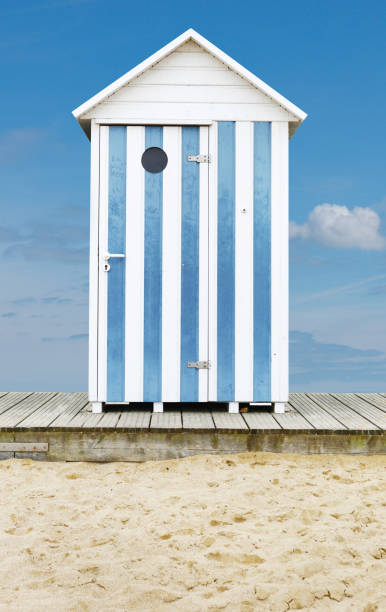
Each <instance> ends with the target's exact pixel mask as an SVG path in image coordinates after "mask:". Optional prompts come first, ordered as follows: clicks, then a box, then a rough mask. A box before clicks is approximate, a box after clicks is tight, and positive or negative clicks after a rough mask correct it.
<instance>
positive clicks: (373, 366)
mask: <svg viewBox="0 0 386 612" xmlns="http://www.w3.org/2000/svg"><path fill="white" fill-rule="evenodd" d="M290 366H291V372H290V377H291V388H292V389H293V390H298V391H302V390H304V389H305V388H307V389H308V390H311V391H323V390H325V391H341V390H342V389H343V388H344V389H345V390H351V391H353V392H355V391H362V390H363V389H361V388H360V385H361V384H362V383H361V381H368V382H369V383H371V384H373V385H378V387H380V386H381V385H384V380H385V370H386V355H385V353H383V352H382V351H378V350H375V349H368V350H364V349H356V348H353V347H351V346H346V345H343V344H328V343H323V342H318V341H316V340H315V339H314V337H313V336H312V334H310V333H308V332H299V331H292V332H291V333H290ZM321 385H322V386H321ZM324 387H325V388H324ZM383 388H384V387H383ZM373 390H375V386H374V388H373Z"/></svg>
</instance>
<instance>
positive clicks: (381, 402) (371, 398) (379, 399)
mask: <svg viewBox="0 0 386 612" xmlns="http://www.w3.org/2000/svg"><path fill="white" fill-rule="evenodd" d="M355 395H357V396H358V397H360V398H362V399H363V400H365V401H366V402H369V403H370V404H373V406H376V407H377V408H379V409H380V410H383V412H386V397H385V396H384V395H381V393H356V394H355Z"/></svg>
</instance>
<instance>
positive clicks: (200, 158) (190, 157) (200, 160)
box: [188, 155, 209, 164]
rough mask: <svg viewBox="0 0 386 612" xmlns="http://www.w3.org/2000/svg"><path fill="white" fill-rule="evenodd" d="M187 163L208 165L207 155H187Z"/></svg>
mask: <svg viewBox="0 0 386 612" xmlns="http://www.w3.org/2000/svg"><path fill="white" fill-rule="evenodd" d="M188 161H193V162H197V163H198V164H209V155H188Z"/></svg>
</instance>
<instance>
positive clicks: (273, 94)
mask: <svg viewBox="0 0 386 612" xmlns="http://www.w3.org/2000/svg"><path fill="white" fill-rule="evenodd" d="M188 40H193V41H194V42H196V43H197V44H198V45H199V46H200V47H202V48H203V49H204V50H205V51H208V53H210V54H211V55H213V56H214V57H216V58H217V59H218V60H220V61H221V62H222V63H223V64H225V66H227V67H228V68H230V69H231V70H233V71H234V72H235V73H236V74H238V75H240V76H241V77H242V78H244V79H245V80H246V81H248V82H249V83H250V84H251V85H253V86H254V87H256V88H257V89H259V90H260V91H262V92H263V93H264V94H266V95H267V96H269V97H270V98H272V100H274V101H275V102H277V103H278V104H279V105H280V106H282V107H283V108H285V109H286V110H287V111H288V112H290V113H291V114H292V115H294V117H295V118H296V119H298V120H299V121H304V119H305V118H306V116H307V115H306V113H305V112H304V111H302V110H301V109H300V108H298V107H297V106H295V104H292V102H290V101H289V100H287V99H286V98H284V96H282V95H280V94H279V93H278V92H277V91H275V90H274V89H272V87H269V85H267V84H266V83H264V82H263V81H262V80H261V79H259V78H258V77H256V76H255V75H254V74H252V72H250V71H249V70H247V69H246V68H244V67H243V66H241V65H240V64H239V63H238V62H236V61H235V60H234V59H232V58H231V57H230V56H229V55H227V54H226V53H224V52H223V51H221V50H220V49H219V48H218V47H216V46H215V45H213V44H212V43H211V42H209V41H208V40H206V38H204V37H203V36H201V35H200V34H198V33H197V32H196V31H195V30H193V29H192V28H190V29H189V30H186V32H184V33H183V34H181V35H180V36H178V37H177V38H175V39H174V40H172V41H171V42H170V43H168V44H167V45H165V46H164V47H162V49H160V50H159V51H157V52H156V53H154V54H153V55H151V56H150V57H148V58H147V59H145V60H144V61H143V62H141V63H140V64H138V65H137V66H135V67H134V68H132V70H129V72H127V73H126V74H124V75H123V76H121V77H120V78H119V79H117V80H116V81H114V82H113V83H111V84H110V85H108V87H105V88H104V89H102V91H100V92H99V93H97V94H96V95H95V96H93V97H92V98H90V99H89V100H87V101H86V102H84V103H83V104H81V105H80V106H78V107H77V108H76V109H75V110H74V111H73V115H74V116H75V117H76V118H77V119H80V118H81V116H82V115H84V114H85V113H86V112H87V111H89V110H90V109H91V108H93V107H94V106H96V105H97V104H100V102H102V101H103V100H105V99H106V98H108V97H109V96H111V95H112V94H113V93H115V92H116V91H118V89H120V88H121V87H123V86H124V85H127V84H128V83H130V81H132V80H133V79H135V78H136V77H137V76H139V75H140V74H142V73H143V72H145V71H146V70H147V69H148V68H151V66H154V64H156V63H158V62H159V61H160V60H162V59H163V58H165V57H166V56H167V55H169V54H170V53H172V52H173V51H175V50H176V49H177V48H178V47H180V46H181V45H183V44H184V43H185V42H187V41H188Z"/></svg>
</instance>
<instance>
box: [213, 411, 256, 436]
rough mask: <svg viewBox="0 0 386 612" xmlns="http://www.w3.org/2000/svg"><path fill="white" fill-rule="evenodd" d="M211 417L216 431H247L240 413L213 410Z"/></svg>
mask: <svg viewBox="0 0 386 612" xmlns="http://www.w3.org/2000/svg"><path fill="white" fill-rule="evenodd" d="M212 418H213V421H214V424H215V426H216V429H217V430H218V431H236V432H238V431H249V430H248V425H247V424H246V422H245V421H244V419H243V417H242V415H241V414H230V413H229V412H217V411H214V412H212Z"/></svg>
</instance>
